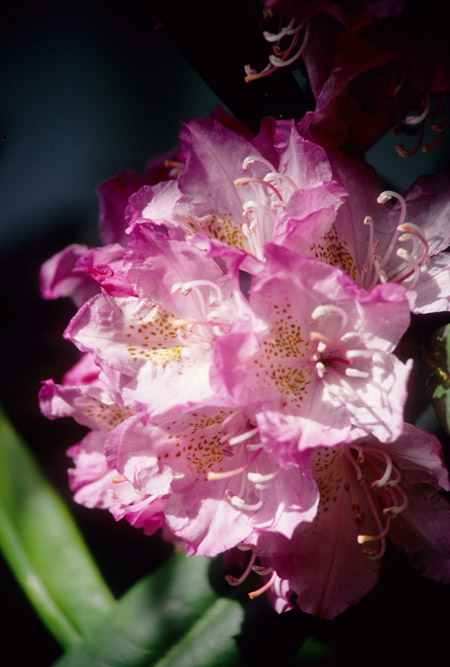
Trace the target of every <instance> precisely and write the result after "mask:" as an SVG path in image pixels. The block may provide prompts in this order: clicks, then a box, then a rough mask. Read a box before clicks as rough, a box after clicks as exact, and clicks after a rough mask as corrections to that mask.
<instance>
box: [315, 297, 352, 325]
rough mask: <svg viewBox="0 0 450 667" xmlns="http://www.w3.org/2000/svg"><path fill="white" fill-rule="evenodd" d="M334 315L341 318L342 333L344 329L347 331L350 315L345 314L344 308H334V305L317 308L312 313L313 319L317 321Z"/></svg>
mask: <svg viewBox="0 0 450 667" xmlns="http://www.w3.org/2000/svg"><path fill="white" fill-rule="evenodd" d="M333 313H334V314H336V315H339V317H340V318H341V331H342V329H345V327H346V326H347V322H348V315H347V313H346V312H345V310H344V309H343V308H340V307H339V306H334V305H332V304H326V305H323V306H317V307H316V308H314V310H313V312H312V313H311V318H312V319H313V320H317V319H319V318H320V317H324V316H326V315H330V314H333Z"/></svg>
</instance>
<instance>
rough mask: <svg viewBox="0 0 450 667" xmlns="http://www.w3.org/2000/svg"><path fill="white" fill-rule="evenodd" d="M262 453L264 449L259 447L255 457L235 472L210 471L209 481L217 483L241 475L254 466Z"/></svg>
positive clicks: (235, 469) (234, 470)
mask: <svg viewBox="0 0 450 667" xmlns="http://www.w3.org/2000/svg"><path fill="white" fill-rule="evenodd" d="M260 452H262V447H261V446H260V445H259V449H258V450H257V451H256V452H255V453H254V454H253V456H252V457H251V458H250V459H249V460H248V461H247V462H246V463H245V464H244V465H243V466H240V467H239V468H234V469H233V470H226V471H225V472H214V471H213V470H210V471H209V472H208V476H207V477H208V480H209V481H217V480H220V479H228V478H229V477H234V476H235V475H240V474H241V473H243V472H245V470H247V468H249V467H250V466H251V465H252V463H253V462H254V461H255V460H256V459H257V458H258V456H259V454H260Z"/></svg>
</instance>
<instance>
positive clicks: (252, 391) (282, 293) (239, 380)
mask: <svg viewBox="0 0 450 667" xmlns="http://www.w3.org/2000/svg"><path fill="white" fill-rule="evenodd" d="M248 307H249V310H250V311H252V315H253V317H250V316H247V317H243V318H242V319H241V320H238V321H237V323H236V325H235V326H234V327H233V328H232V329H231V331H230V332H229V333H225V334H224V335H223V336H221V337H220V338H218V339H217V341H216V346H215V347H216V353H215V359H214V362H215V363H214V367H213V369H212V374H213V375H212V376H213V378H214V386H215V389H216V392H217V393H218V394H219V395H223V396H224V400H228V401H230V403H232V404H235V405H248V406H253V407H255V408H258V412H257V416H256V421H257V423H258V427H259V431H260V436H261V439H262V442H263V443H264V444H265V446H266V447H268V448H269V450H270V451H271V453H272V454H273V455H274V456H275V457H276V458H278V459H281V460H282V459H283V458H284V457H285V456H287V457H288V458H290V455H291V453H292V451H294V452H295V451H296V450H297V449H298V448H300V449H302V448H303V447H306V446H308V447H310V446H314V445H317V444H319V443H322V444H335V443H337V442H340V441H342V440H344V439H345V438H346V437H347V435H348V433H349V430H350V428H351V427H352V426H360V427H362V428H364V429H365V430H366V432H367V433H372V434H374V435H376V437H379V438H380V439H382V440H384V441H386V442H388V441H392V440H394V439H395V438H396V437H397V436H398V435H399V433H400V431H401V428H402V423H403V403H404V400H405V398H406V380H407V377H408V374H409V368H410V366H409V365H403V364H402V363H401V362H400V361H399V360H398V359H397V358H396V357H395V356H394V355H392V351H393V349H394V348H395V346H396V345H397V343H398V341H399V339H400V337H401V336H402V335H403V333H404V332H405V330H406V328H407V327H408V324H409V319H410V318H409V307H408V302H407V300H406V297H405V294H404V290H403V289H402V288H399V287H398V286H395V285H382V286H379V287H378V288H376V289H374V290H372V292H371V293H370V294H368V293H367V292H366V291H365V290H362V289H359V288H358V287H357V286H356V285H355V284H354V283H353V282H352V281H351V280H350V279H349V278H348V276H347V275H346V274H345V273H344V272H342V271H341V270H340V269H338V268H336V267H332V266H330V265H328V264H326V263H324V262H321V261H318V260H316V259H313V258H307V257H301V256H299V255H297V254H296V253H291V252H289V251H288V250H286V249H283V248H281V247H278V246H270V247H269V246H268V247H267V262H266V264H265V267H264V269H263V270H262V271H261V272H260V273H259V274H258V276H256V277H255V278H254V280H253V282H252V287H251V289H250V294H249V306H248Z"/></svg>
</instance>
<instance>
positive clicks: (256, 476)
mask: <svg viewBox="0 0 450 667" xmlns="http://www.w3.org/2000/svg"><path fill="white" fill-rule="evenodd" d="M279 474H280V470H275V472H269V473H267V475H262V474H261V473H259V472H249V473H247V479H248V480H249V481H250V482H252V483H253V484H263V483H264V482H271V481H272V480H273V479H275V477H277V476H278V475H279Z"/></svg>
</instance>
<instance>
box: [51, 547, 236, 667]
mask: <svg viewBox="0 0 450 667" xmlns="http://www.w3.org/2000/svg"><path fill="white" fill-rule="evenodd" d="M210 563H211V560H210V559H208V558H204V557H202V556H196V557H191V558H187V557H186V556H185V555H184V554H179V555H176V556H173V557H172V558H171V559H169V560H168V561H167V562H166V563H165V564H164V565H163V566H162V567H161V568H160V569H159V570H157V571H156V572H153V573H152V574H151V575H149V576H148V577H145V578H144V579H142V580H141V581H140V582H138V583H137V584H136V585H135V586H134V587H133V588H131V589H130V590H129V591H128V592H127V593H126V594H125V595H124V596H123V598H122V599H121V600H120V601H119V602H118V603H117V604H116V606H115V608H114V609H113V610H112V611H111V612H110V613H109V614H107V615H106V617H104V618H103V619H102V621H101V622H100V623H99V624H98V625H97V627H96V628H95V630H94V631H93V632H92V633H91V634H90V636H89V637H87V638H86V639H85V640H84V641H83V642H81V643H79V644H77V645H75V646H74V647H72V649H70V650H69V651H68V652H67V653H66V654H65V655H64V656H63V657H62V658H61V659H60V660H58V661H57V662H56V663H55V666H54V667H56V666H57V667H79V666H80V665H83V667H119V666H120V667H125V666H126V667H143V666H144V665H152V666H154V667H169V665H170V667H187V666H188V665H189V666H191V665H192V667H220V666H221V665H224V666H225V665H234V666H236V667H237V666H238V665H240V664H241V661H240V657H239V651H238V648H237V645H236V642H235V639H234V637H235V635H237V634H239V632H240V627H241V623H242V620H243V610H242V607H241V605H240V604H239V603H238V602H236V601H235V600H230V599H226V598H220V597H218V595H217V593H216V592H215V591H214V590H213V588H212V587H211V585H210V583H209V579H208V567H209V565H210Z"/></svg>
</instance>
